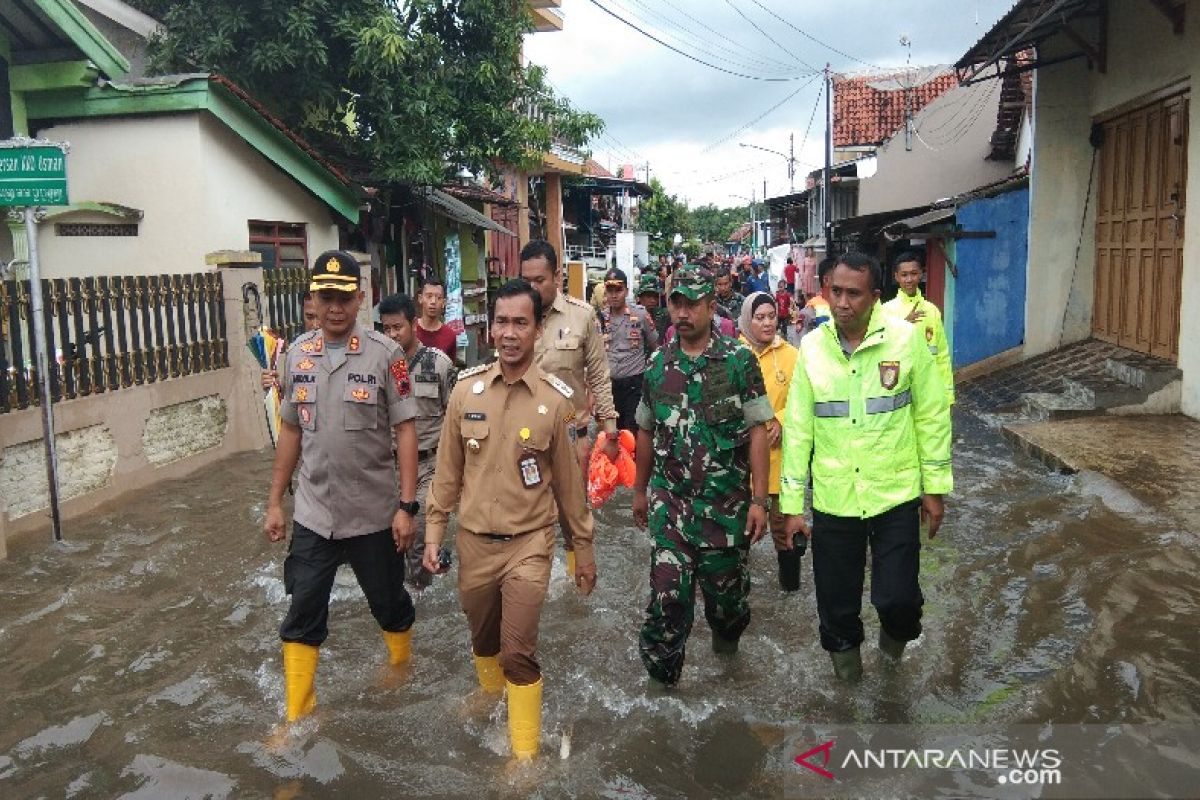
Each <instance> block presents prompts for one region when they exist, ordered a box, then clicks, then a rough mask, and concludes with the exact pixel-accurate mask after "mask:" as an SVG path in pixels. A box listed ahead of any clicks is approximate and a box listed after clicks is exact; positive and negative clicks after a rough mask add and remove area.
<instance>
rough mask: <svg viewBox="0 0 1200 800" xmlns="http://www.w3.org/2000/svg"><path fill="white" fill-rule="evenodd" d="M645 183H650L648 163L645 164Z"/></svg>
mask: <svg viewBox="0 0 1200 800" xmlns="http://www.w3.org/2000/svg"><path fill="white" fill-rule="evenodd" d="M646 183H647V184H649V183H650V162H649V161H647V162H646Z"/></svg>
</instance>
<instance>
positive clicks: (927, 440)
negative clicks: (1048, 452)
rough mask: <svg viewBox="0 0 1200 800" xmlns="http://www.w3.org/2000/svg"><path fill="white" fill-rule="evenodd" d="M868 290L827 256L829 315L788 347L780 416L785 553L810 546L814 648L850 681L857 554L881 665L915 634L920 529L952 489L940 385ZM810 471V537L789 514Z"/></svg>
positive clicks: (856, 269)
mask: <svg viewBox="0 0 1200 800" xmlns="http://www.w3.org/2000/svg"><path fill="white" fill-rule="evenodd" d="M882 282H883V281H882V272H881V271H880V267H879V264H878V262H876V261H875V260H874V259H872V258H871V257H869V256H865V255H862V254H860V253H847V254H845V255H843V256H841V257H840V258H839V259H838V263H837V266H836V267H835V268H834V270H833V273H832V274H831V276H830V281H829V287H830V304H831V306H832V312H833V319H831V320H830V321H828V322H825V323H823V324H822V325H821V326H820V327H819V328H817V330H815V331H813V332H812V333H810V334H809V335H808V336H805V337H804V339H803V340H802V341H801V343H800V359H799V361H798V362H797V364H796V371H795V374H794V375H793V377H792V385H791V390H790V391H789V393H788V401H787V406H786V408H785V411H784V414H785V416H784V426H783V473H782V477H781V486H780V508H781V510H782V511H783V513H784V514H785V515H787V528H786V532H787V534H786V535H787V545H788V546H790V545H791V540H792V538H794V537H795V536H796V535H797V534H803V535H805V536H807V537H809V539H810V540H811V543H812V553H813V583H814V585H815V587H816V593H817V612H818V614H819V616H820V629H821V646H822V647H824V648H825V649H826V650H827V651H829V653H830V656H831V658H832V660H833V667H834V672H835V674H836V675H837V676H838V677H839V678H841V679H842V680H846V681H851V682H853V681H857V680H858V679H859V678H861V677H862V657H861V655H860V654H859V645H860V644H861V643H862V640H863V626H862V619H861V617H860V614H861V612H862V591H863V572H864V569H865V567H866V550H867V546H868V545H869V546H870V548H871V604H872V605H874V606H875V609H876V611H877V612H878V613H879V622H880V632H879V646H880V649H881V650H882V651H883V653H884V654H885V655H886V656H888V657H889V659H890V660H891V661H893V662H894V661H895V660H898V659H899V658H900V656H901V655H902V653H903V650H904V646H905V644H906V643H907V642H910V641H912V640H913V639H916V638H917V637H918V636H920V635H921V606H922V604H923V602H924V600H923V598H922V596H921V587H920V584H919V582H918V570H919V567H920V552H921V540H920V525H921V521H922V519H926V520H928V524H929V538H931V539H932V538H933V537H934V536H936V535H937V532H938V528H939V527H940V526H941V522H942V517H943V515H944V510H945V509H944V505H943V501H942V497H943V495H945V494H948V493H949V492H950V491H951V489H952V488H953V483H954V481H953V477H952V475H951V470H950V406H949V403H948V402H947V398H946V390H945V386H944V385H943V383H942V380H941V377H940V375H939V374H938V371H937V367H936V365H935V364H934V361H933V356H932V355H931V354H930V352H929V349H928V348H927V347H926V344H925V340H924V336H923V335H922V333H921V331H920V330H919V329H918V328H916V327H914V326H913V325H911V324H910V323H908V322H905V321H904V320H900V319H896V318H895V317H892V316H890V315H888V314H885V313H884V312H883V309H882V307H881V305H880V303H879V288H880V286H881V284H882ZM810 461H811V464H812V480H813V524H812V529H811V531H810V530H809V528H808V526H807V524H806V523H805V520H804V516H803V514H804V489H805V486H806V484H807V482H808V475H809V464H810Z"/></svg>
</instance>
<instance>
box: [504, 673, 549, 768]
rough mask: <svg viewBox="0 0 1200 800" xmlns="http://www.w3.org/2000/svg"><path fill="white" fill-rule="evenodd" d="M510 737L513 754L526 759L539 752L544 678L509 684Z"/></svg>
mask: <svg viewBox="0 0 1200 800" xmlns="http://www.w3.org/2000/svg"><path fill="white" fill-rule="evenodd" d="M508 738H509V741H511V742H512V752H513V756H514V757H515V758H517V759H520V760H524V759H530V758H533V757H534V756H536V755H537V754H538V744H539V743H540V741H541V738H542V679H541V678H538V680H537V683H530V684H526V685H524V686H518V685H517V684H515V683H509V684H508Z"/></svg>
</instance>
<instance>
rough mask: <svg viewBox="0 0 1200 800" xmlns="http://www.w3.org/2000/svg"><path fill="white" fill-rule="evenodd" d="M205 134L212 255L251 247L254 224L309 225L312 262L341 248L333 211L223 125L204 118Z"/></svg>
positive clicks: (207, 196) (205, 171) (207, 231)
mask: <svg viewBox="0 0 1200 800" xmlns="http://www.w3.org/2000/svg"><path fill="white" fill-rule="evenodd" d="M201 130H202V131H203V134H204V135H203V136H202V139H201V141H202V146H203V151H202V158H203V163H204V165H205V169H204V173H203V176H202V180H203V184H204V198H205V208H206V209H208V218H209V223H208V229H207V230H206V231H205V235H206V236H207V237H208V238H207V239H206V241H208V242H209V243H211V244H212V246H211V247H210V248H209V251H211V250H221V249H239V250H244V249H246V248H247V247H249V245H250V231H249V227H248V225H247V222H248V220H251V219H255V220H264V221H268V222H303V223H305V224H306V232H307V235H308V255H309V260H310V261H311V260H312V258H313V256H316V255H317V254H318V253H320V252H322V251H324V250H333V249H335V248H337V246H338V231H337V226H336V225H335V224H334V218H333V212H332V211H331V210H330V209H329V207H328V206H326V205H325V204H324V203H322V202H321V201H320V200H318V199H316V198H315V197H313V196H312V195H311V194H309V193H308V192H307V191H306V190H305V189H303V188H301V187H300V186H299V185H298V184H297V183H296V182H295V181H294V180H292V179H291V177H289V176H288V175H287V174H286V173H284V172H283V171H282V170H281V169H279V168H278V167H276V166H275V165H274V164H272V163H271V162H270V161H267V159H266V158H264V157H263V156H262V155H260V154H259V153H258V151H257V150H254V149H253V148H252V147H250V145H248V144H246V142H245V141H244V140H242V139H241V138H240V137H238V136H237V135H236V134H234V132H233V131H231V130H229V128H227V127H226V126H224V125H223V124H221V123H220V122H219V121H218V120H216V119H214V118H212V117H209V116H205V117H202V118H201ZM206 252H207V251H206Z"/></svg>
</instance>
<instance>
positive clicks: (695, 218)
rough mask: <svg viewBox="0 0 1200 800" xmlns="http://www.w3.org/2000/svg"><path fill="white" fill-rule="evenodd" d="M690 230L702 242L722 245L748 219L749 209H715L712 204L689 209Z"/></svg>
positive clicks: (747, 207)
mask: <svg viewBox="0 0 1200 800" xmlns="http://www.w3.org/2000/svg"><path fill="white" fill-rule="evenodd" d="M688 213H689V214H690V215H691V220H692V230H693V231H694V232H695V234H696V238H698V239H699V240H700V241H702V242H716V243H718V244H724V243H725V242H727V241H729V237H730V235H732V234H733V232H734V231H735V230H737V229H738V226H740V225H741V224H742V223H743V222H747V221H748V220H749V219H750V207H749V206H742V207H740V208H717V207H716V206H715V205H713V204H712V203H709V204H708V205H704V206H699V207H697V208H693V209H691V211H689V212H688Z"/></svg>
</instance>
